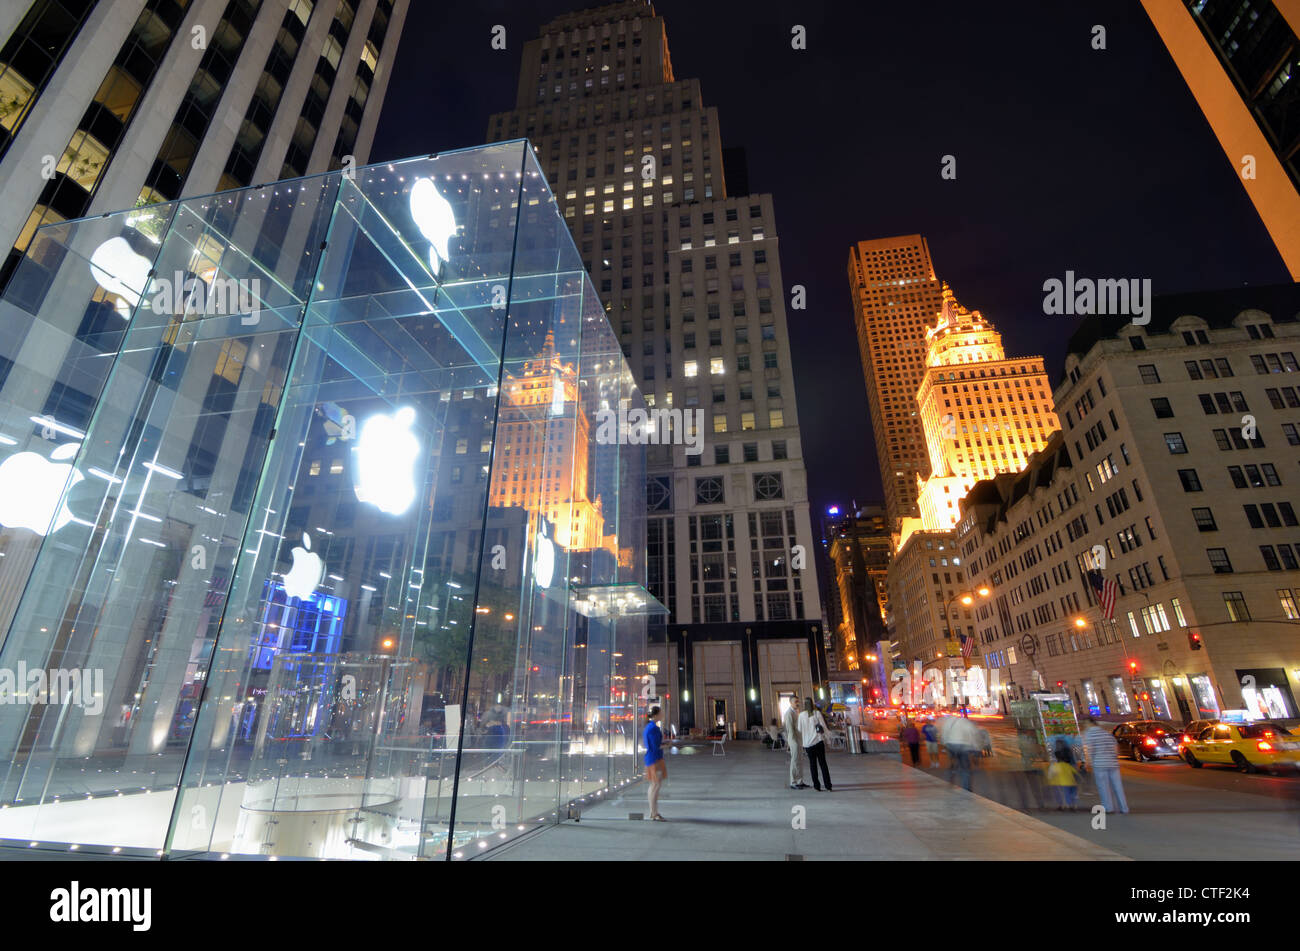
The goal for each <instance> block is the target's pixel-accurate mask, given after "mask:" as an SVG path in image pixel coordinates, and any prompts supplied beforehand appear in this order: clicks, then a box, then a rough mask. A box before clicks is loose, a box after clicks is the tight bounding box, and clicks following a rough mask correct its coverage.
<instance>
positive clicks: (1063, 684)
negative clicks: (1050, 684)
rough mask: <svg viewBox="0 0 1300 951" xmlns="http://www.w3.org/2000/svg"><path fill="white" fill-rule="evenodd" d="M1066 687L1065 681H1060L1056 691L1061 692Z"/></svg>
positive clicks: (1057, 683)
mask: <svg viewBox="0 0 1300 951" xmlns="http://www.w3.org/2000/svg"><path fill="white" fill-rule="evenodd" d="M1064 686H1065V681H1064V680H1058V681H1057V682H1056V689H1057V690H1060V689H1061V688H1062V687H1064Z"/></svg>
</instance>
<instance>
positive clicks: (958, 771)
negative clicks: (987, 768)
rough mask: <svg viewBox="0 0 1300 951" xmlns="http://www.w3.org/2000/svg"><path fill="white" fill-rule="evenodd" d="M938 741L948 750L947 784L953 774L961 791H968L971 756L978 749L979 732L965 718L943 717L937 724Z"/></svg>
mask: <svg viewBox="0 0 1300 951" xmlns="http://www.w3.org/2000/svg"><path fill="white" fill-rule="evenodd" d="M939 739H940V741H941V742H942V743H943V745H944V747H945V748H946V749H947V750H948V782H952V780H953V777H954V774H955V775H956V777H957V778H958V779H959V780H960V781H961V786H962V788H963V789H965V790H967V791H970V783H971V775H970V769H971V762H970V760H971V756H972V755H973V754H974V753H975V751H976V750H977V749H979V732H978V731H977V730H976V729H975V725H974V724H973V723H971V722H970V721H969V720H967V719H966V718H965V717H958V716H948V717H944V718H943V720H942V722H941V723H940V724H939Z"/></svg>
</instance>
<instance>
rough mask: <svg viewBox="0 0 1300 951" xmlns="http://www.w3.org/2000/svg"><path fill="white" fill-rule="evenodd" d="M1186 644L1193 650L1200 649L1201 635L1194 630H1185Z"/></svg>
mask: <svg viewBox="0 0 1300 951" xmlns="http://www.w3.org/2000/svg"><path fill="white" fill-rule="evenodd" d="M1187 646H1188V647H1190V648H1191V649H1192V650H1194V651H1198V650H1200V649H1201V635H1199V634H1197V633H1196V632H1195V631H1188V632H1187Z"/></svg>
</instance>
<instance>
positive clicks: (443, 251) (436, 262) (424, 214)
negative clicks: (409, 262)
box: [411, 178, 456, 274]
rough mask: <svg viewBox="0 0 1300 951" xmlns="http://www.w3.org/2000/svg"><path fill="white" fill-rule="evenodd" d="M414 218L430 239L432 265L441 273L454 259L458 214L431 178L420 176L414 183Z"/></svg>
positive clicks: (436, 271)
mask: <svg viewBox="0 0 1300 951" xmlns="http://www.w3.org/2000/svg"><path fill="white" fill-rule="evenodd" d="M411 219H412V220H413V221H414V222H415V225H416V227H417V228H419V229H420V233H421V234H422V235H424V237H425V239H426V240H427V241H428V242H429V244H430V245H431V247H430V248H429V266H430V267H431V268H433V272H434V273H435V274H437V273H438V272H439V271H440V270H441V269H442V265H443V263H445V262H446V261H448V260H450V258H449V248H448V245H449V243H450V242H451V237H452V235H454V234H455V233H456V214H455V212H453V211H452V208H451V202H449V201H448V200H447V199H445V198H443V197H442V195H441V194H440V193H439V191H438V186H436V185H434V184H433V179H431V178H417V179H416V180H415V183H414V184H413V185H412V186H411Z"/></svg>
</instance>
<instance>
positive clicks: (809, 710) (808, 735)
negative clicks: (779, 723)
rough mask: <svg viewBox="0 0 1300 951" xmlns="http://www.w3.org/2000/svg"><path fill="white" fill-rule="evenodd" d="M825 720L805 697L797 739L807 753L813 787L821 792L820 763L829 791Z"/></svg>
mask: <svg viewBox="0 0 1300 951" xmlns="http://www.w3.org/2000/svg"><path fill="white" fill-rule="evenodd" d="M829 732H830V731H829V730H827V729H826V721H825V720H824V719H823V718H822V714H821V711H820V710H818V709H817V708H816V707H814V706H813V702H812V700H808V699H805V700H804V702H803V713H801V714H799V740H800V742H802V743H803V749H804V752H805V753H807V754H808V772H810V773H811V774H812V781H813V789H815V790H817V791H818V792H821V790H822V784H821V783H820V782H818V781H817V766H818V764H820V765H821V771H822V779H823V780H825V782H826V791H827V792H830V791H831V771H830V769H829V767H827V765H826V742H825V740H826V736H827V735H828V734H829Z"/></svg>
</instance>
